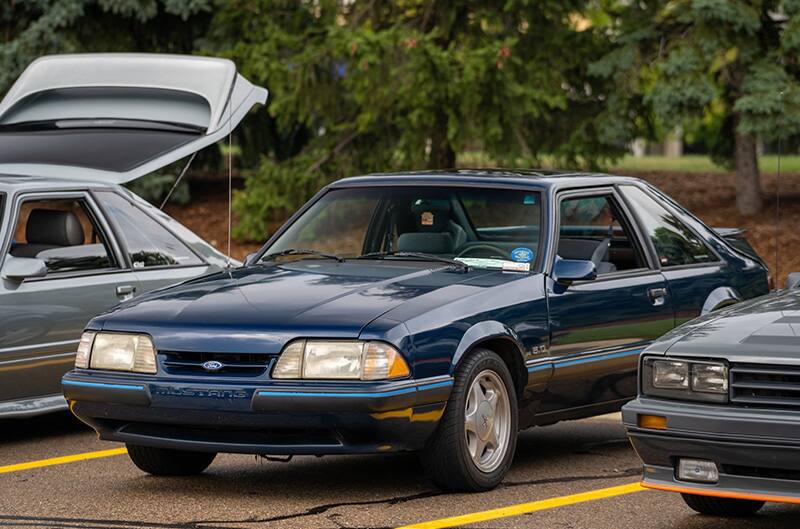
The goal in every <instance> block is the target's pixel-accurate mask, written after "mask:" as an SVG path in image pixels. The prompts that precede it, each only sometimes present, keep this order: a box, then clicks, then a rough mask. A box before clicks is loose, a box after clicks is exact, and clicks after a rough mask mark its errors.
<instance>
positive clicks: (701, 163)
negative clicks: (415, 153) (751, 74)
mask: <svg viewBox="0 0 800 529" xmlns="http://www.w3.org/2000/svg"><path fill="white" fill-rule="evenodd" d="M458 165H459V166H460V167H500V166H503V164H502V163H498V162H497V161H495V160H493V159H492V158H491V157H490V156H488V155H487V154H485V153H484V152H481V151H465V152H461V153H459V154H458ZM515 165H516V166H517V167H530V168H538V167H543V168H549V167H553V166H555V167H556V168H561V167H559V166H558V164H554V163H553V162H552V161H548V160H547V159H546V158H544V159H543V160H541V161H539V162H530V161H526V160H522V159H520V160H518V161H517V162H516V164H515ZM759 167H760V169H761V171H762V172H764V173H775V172H777V171H778V157H777V156H776V155H774V154H770V155H766V156H762V157H761V158H760V159H759ZM626 170H627V171H669V172H680V173H725V172H728V170H727V169H726V168H724V167H720V166H718V165H714V164H713V163H712V162H711V158H709V157H708V156H704V155H699V154H688V155H686V156H681V157H678V158H667V157H666V156H642V157H641V158H634V157H633V156H625V157H624V158H621V159H619V160H617V161H616V162H615V163H612V164H610V167H609V168H608V171H609V172H612V173H613V172H624V171H626ZM781 171H784V172H787V173H800V156H783V157H782V158H781Z"/></svg>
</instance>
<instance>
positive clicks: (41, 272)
mask: <svg viewBox="0 0 800 529" xmlns="http://www.w3.org/2000/svg"><path fill="white" fill-rule="evenodd" d="M0 275H2V277H3V279H8V280H10V281H16V282H18V283H21V282H22V281H25V280H26V279H31V278H35V277H44V276H46V275H47V265H46V264H45V262H44V261H42V260H41V259H36V258H32V257H14V256H12V255H8V256H6V261H5V263H4V264H3V271H2V274H0Z"/></svg>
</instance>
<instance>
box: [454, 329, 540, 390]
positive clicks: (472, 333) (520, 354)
mask: <svg viewBox="0 0 800 529" xmlns="http://www.w3.org/2000/svg"><path fill="white" fill-rule="evenodd" d="M476 348H483V349H489V350H491V351H492V352H494V353H496V354H497V355H498V356H499V357H500V358H501V359H502V360H503V362H505V364H506V366H508V370H509V371H510V372H511V378H512V380H513V382H514V389H515V391H516V394H517V398H518V399H520V398H522V395H523V392H524V390H525V386H526V384H527V380H528V376H527V375H528V371H527V370H526V368H525V352H524V351H525V348H524V346H523V345H522V342H521V341H520V339H519V336H517V333H515V332H514V330H513V329H511V328H509V327H508V326H506V325H504V324H502V323H500V322H497V321H483V322H480V323H476V324H475V325H473V326H472V327H470V328H469V329H467V332H465V333H464V336H462V338H461V341H460V342H459V344H458V347H457V348H456V354H455V355H454V356H453V362H452V365H451V367H450V369H451V373H452V374H455V372H456V369H458V366H459V364H460V363H461V362H462V361H463V360H464V359H465V358H466V357H467V356H468V355H469V353H470V352H471V351H473V350H475V349H476Z"/></svg>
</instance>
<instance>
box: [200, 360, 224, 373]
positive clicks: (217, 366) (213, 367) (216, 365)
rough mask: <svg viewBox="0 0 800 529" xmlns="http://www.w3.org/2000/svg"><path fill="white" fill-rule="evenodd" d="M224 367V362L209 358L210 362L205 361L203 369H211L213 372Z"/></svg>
mask: <svg viewBox="0 0 800 529" xmlns="http://www.w3.org/2000/svg"><path fill="white" fill-rule="evenodd" d="M223 367H224V366H223V365H222V362H217V361H216V360H209V361H208V362H203V369H205V370H206V371H211V372H214V371H219V370H220V369H222V368H223Z"/></svg>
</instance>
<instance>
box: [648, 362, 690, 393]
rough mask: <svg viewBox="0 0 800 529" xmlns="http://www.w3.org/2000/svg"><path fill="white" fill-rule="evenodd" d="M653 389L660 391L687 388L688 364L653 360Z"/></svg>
mask: <svg viewBox="0 0 800 529" xmlns="http://www.w3.org/2000/svg"><path fill="white" fill-rule="evenodd" d="M653 387H656V388H661V389H686V388H688V387H689V363H688V362H677V361H673V360H654V361H653Z"/></svg>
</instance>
